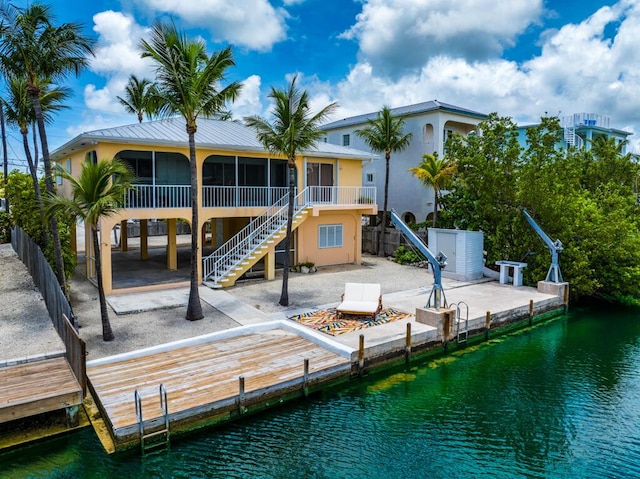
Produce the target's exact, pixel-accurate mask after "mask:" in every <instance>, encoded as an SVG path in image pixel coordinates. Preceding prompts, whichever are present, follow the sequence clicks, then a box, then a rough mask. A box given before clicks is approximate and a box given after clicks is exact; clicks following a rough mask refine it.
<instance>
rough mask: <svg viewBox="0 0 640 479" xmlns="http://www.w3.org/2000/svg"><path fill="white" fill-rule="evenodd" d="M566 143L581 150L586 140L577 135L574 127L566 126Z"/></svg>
mask: <svg viewBox="0 0 640 479" xmlns="http://www.w3.org/2000/svg"><path fill="white" fill-rule="evenodd" d="M564 141H565V143H566V144H567V145H568V146H575V147H576V148H577V149H580V148H582V147H583V145H584V140H583V139H582V138H581V137H580V135H578V134H577V133H576V129H575V127H573V126H566V127H565V128H564Z"/></svg>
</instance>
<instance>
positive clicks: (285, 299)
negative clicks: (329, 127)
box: [278, 158, 296, 306]
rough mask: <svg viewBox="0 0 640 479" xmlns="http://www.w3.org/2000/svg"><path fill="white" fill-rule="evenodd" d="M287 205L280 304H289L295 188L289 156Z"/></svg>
mask: <svg viewBox="0 0 640 479" xmlns="http://www.w3.org/2000/svg"><path fill="white" fill-rule="evenodd" d="M288 165H289V207H288V209H287V234H286V236H285V237H284V261H283V264H282V267H283V268H284V269H283V270H282V292H281V293H280V301H278V304H280V306H289V270H290V269H291V230H292V229H293V203H294V201H295V189H296V167H295V159H292V158H289V162H288Z"/></svg>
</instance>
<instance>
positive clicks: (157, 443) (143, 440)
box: [134, 384, 170, 455]
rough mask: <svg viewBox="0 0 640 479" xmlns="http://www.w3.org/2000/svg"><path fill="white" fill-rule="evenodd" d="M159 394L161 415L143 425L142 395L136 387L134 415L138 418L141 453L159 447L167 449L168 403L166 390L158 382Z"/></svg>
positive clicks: (168, 434) (158, 448)
mask: <svg viewBox="0 0 640 479" xmlns="http://www.w3.org/2000/svg"><path fill="white" fill-rule="evenodd" d="M158 392H159V396H160V412H161V413H162V417H160V418H154V419H151V420H149V423H148V424H147V426H146V427H145V423H144V418H143V415H142V396H141V395H140V392H139V391H138V390H137V389H136V390H135V393H134V399H135V403H136V417H137V419H138V427H139V431H140V450H141V452H142V455H145V454H147V453H148V452H153V451H158V450H160V449H164V450H167V449H169V436H170V433H169V405H168V403H167V390H166V388H165V387H164V384H160V386H159V388H158Z"/></svg>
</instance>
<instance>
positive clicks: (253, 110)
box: [231, 75, 262, 120]
mask: <svg viewBox="0 0 640 479" xmlns="http://www.w3.org/2000/svg"><path fill="white" fill-rule="evenodd" d="M261 83H262V80H261V78H260V77H259V76H258V75H251V76H250V77H249V78H247V79H246V80H244V81H243V82H242V90H240V95H239V96H238V98H237V99H236V101H234V102H233V104H232V105H231V111H232V113H233V119H234V120H242V119H243V118H244V117H245V116H251V115H261V114H262V102H261V101H260V84H261Z"/></svg>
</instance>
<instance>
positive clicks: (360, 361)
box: [358, 334, 364, 375]
mask: <svg viewBox="0 0 640 479" xmlns="http://www.w3.org/2000/svg"><path fill="white" fill-rule="evenodd" d="M363 370H364V334H361V335H360V344H359V348H358V373H359V374H360V375H362V372H363Z"/></svg>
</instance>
